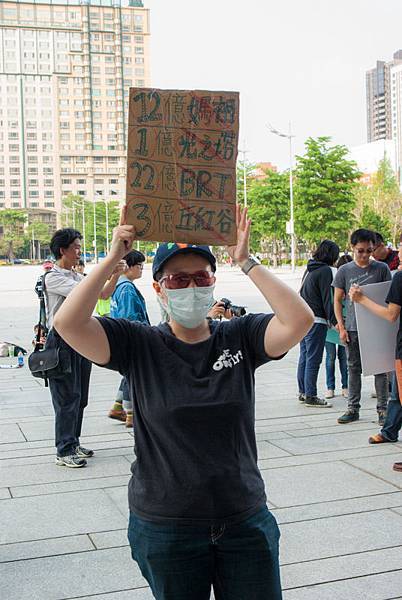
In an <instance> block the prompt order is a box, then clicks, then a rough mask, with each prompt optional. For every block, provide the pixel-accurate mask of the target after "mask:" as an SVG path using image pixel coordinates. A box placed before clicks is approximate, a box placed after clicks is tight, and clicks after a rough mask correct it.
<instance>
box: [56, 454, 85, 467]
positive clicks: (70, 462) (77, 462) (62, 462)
mask: <svg viewBox="0 0 402 600" xmlns="http://www.w3.org/2000/svg"><path fill="white" fill-rule="evenodd" d="M56 465H58V466H59V467H70V468H72V469H79V468H80V467H86V466H87V461H86V460H85V459H84V458H79V456H77V455H76V454H70V455H69V456H56Z"/></svg>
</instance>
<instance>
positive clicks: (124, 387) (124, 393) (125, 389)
mask: <svg viewBox="0 0 402 600" xmlns="http://www.w3.org/2000/svg"><path fill="white" fill-rule="evenodd" d="M120 394H121V396H120ZM118 396H120V397H121V398H122V400H123V408H124V410H133V401H132V399H131V398H130V389H129V386H128V381H127V378H126V377H123V378H122V380H121V381H120V385H119V391H118Z"/></svg>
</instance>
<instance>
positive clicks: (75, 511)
mask: <svg viewBox="0 0 402 600" xmlns="http://www.w3.org/2000/svg"><path fill="white" fill-rule="evenodd" d="M0 507H1V515H2V528H1V532H0V536H1V537H0V543H1V544H11V543H14V542H25V541H33V540H40V539H46V538H49V537H61V536H65V535H68V536H71V535H79V534H85V533H88V532H97V531H105V530H106V529H107V530H112V529H123V528H124V527H126V525H127V518H126V517H124V516H123V515H122V514H121V513H120V512H119V511H117V510H116V507H115V506H114V504H113V502H112V501H111V499H110V498H109V496H108V495H107V494H106V493H105V491H104V490H88V491H85V492H71V493H69V494H58V495H54V494H52V495H49V496H35V497H31V498H13V499H11V500H3V501H2V503H1V505H0Z"/></svg>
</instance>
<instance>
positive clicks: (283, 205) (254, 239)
mask: <svg viewBox="0 0 402 600" xmlns="http://www.w3.org/2000/svg"><path fill="white" fill-rule="evenodd" d="M248 204H249V215H250V217H251V219H252V222H253V224H252V230H251V231H252V232H251V247H252V248H253V249H254V250H257V249H260V250H261V251H263V252H266V251H267V250H268V247H267V246H268V245H269V244H272V250H273V255H274V264H275V265H276V264H277V260H278V255H279V248H280V245H281V242H282V240H285V239H286V221H288V220H289V215H290V213H289V210H290V209H289V175H288V173H286V172H285V173H276V172H274V171H268V172H267V176H266V177H265V179H262V180H255V181H253V183H252V184H251V186H250V192H249V203H248Z"/></svg>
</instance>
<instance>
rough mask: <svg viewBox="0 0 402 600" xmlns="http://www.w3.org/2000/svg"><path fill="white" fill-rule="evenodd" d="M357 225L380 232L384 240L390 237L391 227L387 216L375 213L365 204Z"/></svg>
mask: <svg viewBox="0 0 402 600" xmlns="http://www.w3.org/2000/svg"><path fill="white" fill-rule="evenodd" d="M359 227H363V228H365V229H371V230H372V231H378V232H379V233H381V235H382V236H383V238H384V240H385V241H387V240H390V239H391V235H392V233H391V230H392V227H391V223H390V221H389V219H388V217H381V215H379V214H378V213H376V212H375V211H374V210H373V209H372V208H370V207H369V206H368V205H367V204H366V205H364V207H363V211H362V214H361V217H360V221H359Z"/></svg>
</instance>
